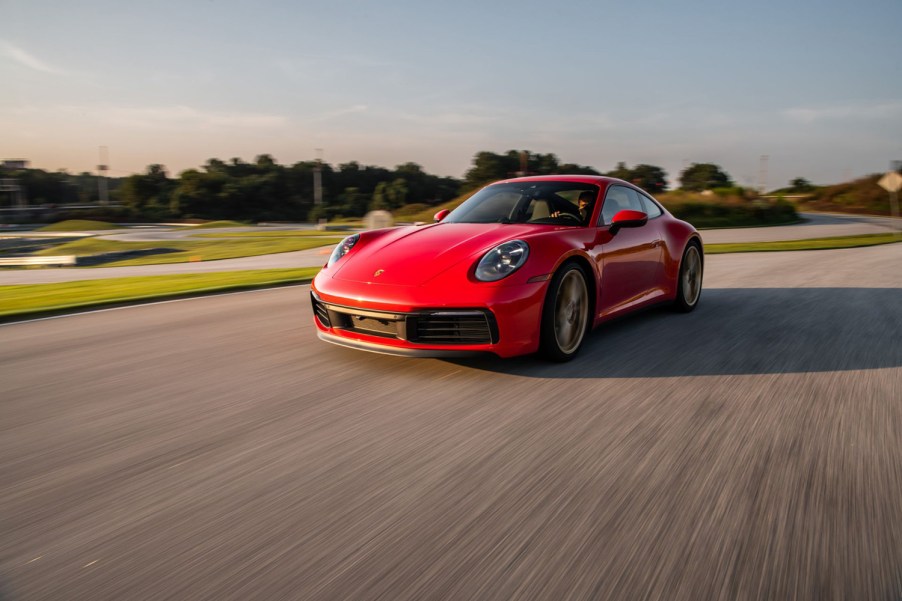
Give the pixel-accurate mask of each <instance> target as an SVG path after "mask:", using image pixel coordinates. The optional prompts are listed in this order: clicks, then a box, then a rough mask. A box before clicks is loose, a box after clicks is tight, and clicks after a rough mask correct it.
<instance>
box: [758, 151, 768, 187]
mask: <svg viewBox="0 0 902 601" xmlns="http://www.w3.org/2000/svg"><path fill="white" fill-rule="evenodd" d="M768 158H769V157H768V156H767V155H766V154H762V155H761V159H760V162H759V163H758V193H759V194H764V192H765V191H766V190H767V159H768Z"/></svg>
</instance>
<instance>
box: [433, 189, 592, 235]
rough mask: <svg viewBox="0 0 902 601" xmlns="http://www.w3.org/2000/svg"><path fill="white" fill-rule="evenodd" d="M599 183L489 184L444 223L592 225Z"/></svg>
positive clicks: (458, 208)
mask: <svg viewBox="0 0 902 601" xmlns="http://www.w3.org/2000/svg"><path fill="white" fill-rule="evenodd" d="M597 198H598V186H596V185H594V184H583V183H579V182H512V183H506V184H494V185H491V186H487V187H485V188H483V189H482V190H480V191H479V192H477V193H476V194H474V195H473V196H471V197H470V198H469V199H467V201H466V202H464V203H463V204H462V205H460V206H459V207H457V208H456V209H454V210H453V211H452V212H451V214H450V215H448V216H447V217H446V218H445V219H444V220H442V223H545V224H551V225H573V226H577V225H588V223H589V219H590V218H591V216H592V209H593V207H594V206H595V200H596V199H597Z"/></svg>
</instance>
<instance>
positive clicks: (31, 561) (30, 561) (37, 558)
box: [25, 555, 44, 565]
mask: <svg viewBox="0 0 902 601" xmlns="http://www.w3.org/2000/svg"><path fill="white" fill-rule="evenodd" d="M42 557H44V556H43V555H38V556H37V557H35V558H34V559H31V560H29V561H26V562H25V565H28V564H30V563H34V562H36V561H37V560H39V559H41V558H42Z"/></svg>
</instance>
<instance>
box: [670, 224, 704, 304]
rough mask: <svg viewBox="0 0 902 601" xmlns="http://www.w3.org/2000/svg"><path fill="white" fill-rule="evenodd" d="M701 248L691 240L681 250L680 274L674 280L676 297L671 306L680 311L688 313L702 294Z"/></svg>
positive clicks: (702, 264) (702, 269) (702, 266)
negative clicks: (684, 248)
mask: <svg viewBox="0 0 902 601" xmlns="http://www.w3.org/2000/svg"><path fill="white" fill-rule="evenodd" d="M704 265H705V264H704V261H703V260H702V250H701V247H700V246H699V244H698V242H696V241H694V240H693V241H691V242H689V244H687V245H686V250H684V251H683V258H682V259H681V260H680V275H679V277H678V278H677V282H676V289H677V291H676V299H674V301H673V308H674V310H676V311H679V312H680V313H689V312H690V311H692V310H694V309H695V308H696V307H697V306H698V301H699V299H700V298H701V296H702V276H703V275H704Z"/></svg>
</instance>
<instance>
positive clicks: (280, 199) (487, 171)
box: [0, 150, 732, 221]
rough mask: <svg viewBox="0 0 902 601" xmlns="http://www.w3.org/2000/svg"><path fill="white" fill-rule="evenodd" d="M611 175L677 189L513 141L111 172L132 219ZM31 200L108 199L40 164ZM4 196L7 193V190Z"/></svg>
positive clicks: (295, 213) (317, 209) (280, 215)
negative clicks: (460, 158) (426, 157)
mask: <svg viewBox="0 0 902 601" xmlns="http://www.w3.org/2000/svg"><path fill="white" fill-rule="evenodd" d="M317 169H319V171H320V178H321V182H322V195H323V197H322V199H323V202H322V204H321V205H319V206H316V205H315V203H314V194H315V191H314V173H315V171H316V170H317ZM563 173H569V174H585V175H609V176H613V177H618V178H620V179H624V180H626V181H629V182H632V183H635V184H637V185H638V186H640V187H642V188H644V189H645V190H648V191H649V192H651V193H653V194H657V193H660V192H663V191H665V190H666V189H667V187H668V183H667V174H666V172H665V171H664V170H663V169H662V168H660V167H657V166H655V165H646V164H639V165H635V166H633V167H628V166H627V165H626V163H622V162H621V163H618V164H617V166H616V167H615V168H614V169H613V170H611V171H608V172H606V173H602V172H600V171H597V170H596V169H594V168H593V167H590V166H586V165H579V164H575V163H564V162H561V161H560V160H559V159H558V157H557V156H555V155H554V154H551V153H549V154H543V153H534V152H529V151H517V150H509V151H507V152H505V153H495V152H490V151H482V152H478V153H476V155H475V156H474V157H473V160H472V166H471V168H470V169H468V170H467V172H466V173H465V174H464V177H463V178H462V179H457V178H453V177H443V176H437V175H433V174H430V173H427V172H425V171H424V170H423V168H422V167H421V166H420V165H418V164H417V163H412V162H408V163H404V164H401V165H398V166H396V167H395V168H394V169H386V168H384V167H377V166H373V165H361V164H360V163H358V162H357V161H351V162H349V163H342V164H339V165H337V166H332V165H330V164H328V163H321V164H320V163H318V162H316V161H301V162H298V163H295V164H293V165H281V164H279V163H277V162H276V161H275V159H274V158H273V157H272V156H270V155H268V154H263V155H259V156H257V157H256V158H255V159H254V161H253V162H245V161H243V160H241V159H238V158H233V159H231V160H229V161H223V160H220V159H210V160H208V161H207V162H206V163H205V164H204V165H203V166H202V167H200V168H197V169H188V170H186V171H183V172H181V173H180V174H179V175H178V176H177V177H171V176H170V175H169V173H168V172H167V171H166V168H165V167H164V166H163V165H159V164H154V165H150V166H148V167H147V169H146V170H145V172H144V173H138V174H134V175H129V176H127V177H121V178H108V180H107V185H108V189H109V195H110V200H111V201H112V202H113V203H114V204H116V205H120V206H121V207H124V210H125V212H126V213H127V214H126V215H120V217H125V216H127V217H129V218H132V219H144V220H161V219H234V220H251V221H281V220H290V221H298V220H315V219H318V218H328V219H332V218H335V217H339V216H344V217H359V216H362V215H364V214H365V213H366V212H367V211H369V210H373V209H386V210H394V209H398V208H400V207H402V206H404V205H409V204H414V203H417V204H424V205H436V204H440V203H443V202H446V201H448V200H451V199H452V198H455V197H456V196H458V195H460V194H462V193H465V192H469V191H472V190H474V189H477V188H479V187H481V186H483V185H485V184H487V183H489V182H492V181H496V180H499V179H506V178H510V177H516V176H519V175H554V174H563ZM0 177H15V178H17V179H18V180H19V183H20V185H21V186H23V187H24V188H25V190H26V193H27V195H28V199H29V202H30V203H31V204H55V205H59V206H61V207H63V206H64V205H68V204H74V203H96V202H97V201H98V186H97V177H96V176H94V175H92V174H90V173H86V172H85V173H81V174H78V175H71V174H68V173H66V172H65V171H59V172H47V171H43V170H40V169H22V170H16V171H11V170H8V169H2V168H0ZM679 179H680V183H681V187H682V188H683V189H686V190H690V191H699V190H706V189H712V188H721V187H729V186H731V185H732V182H731V179H730V177H729V175H727V174H726V173H725V172H724V171H723V170H722V169H721V168H720V167H719V166H717V165H714V164H712V163H701V164H693V165H691V166H689V167H687V168H686V169H684V170H683V172H682V173H681V174H680V178H679ZM0 202H6V203H8V201H3V200H2V199H0Z"/></svg>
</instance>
